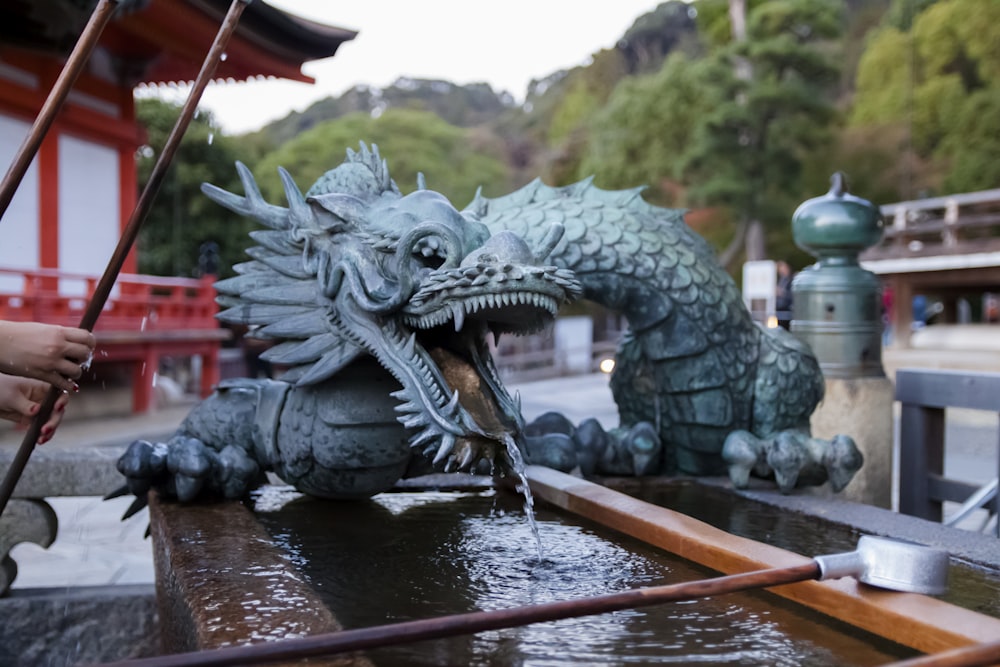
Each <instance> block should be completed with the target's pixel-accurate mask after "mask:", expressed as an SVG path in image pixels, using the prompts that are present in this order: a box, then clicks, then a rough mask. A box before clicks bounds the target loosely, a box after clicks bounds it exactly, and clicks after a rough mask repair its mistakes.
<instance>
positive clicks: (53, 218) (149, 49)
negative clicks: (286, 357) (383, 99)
mask: <svg viewBox="0 0 1000 667" xmlns="http://www.w3.org/2000/svg"><path fill="white" fill-rule="evenodd" d="M94 5H96V0H92V1H89V2H88V1H83V2H81V1H80V0H0V168H2V169H3V170H4V171H6V169H7V167H8V165H10V164H11V162H12V161H13V159H14V156H15V154H16V152H17V150H18V148H19V146H20V145H21V143H22V142H23V141H24V138H25V137H26V136H27V134H28V132H29V130H30V128H31V124H32V122H33V120H34V118H35V116H36V115H37V114H38V112H39V110H40V109H41V108H42V105H43V103H44V102H45V99H46V97H47V95H48V94H49V91H50V90H51V89H52V87H53V84H54V83H55V80H56V78H57V77H58V75H59V73H60V71H61V69H62V66H63V64H64V63H65V60H66V57H67V56H68V54H69V52H70V51H71V50H72V47H73V45H74V44H75V43H76V40H77V38H78V37H79V35H80V33H81V31H82V30H83V26H84V25H85V24H86V22H87V20H88V19H89V17H90V12H91V10H92V7H93V6H94ZM229 5H230V2H229V0H145V1H142V2H134V1H133V2H123V3H121V7H120V8H119V10H118V12H117V14H116V16H115V17H114V18H113V19H112V20H111V22H110V23H109V24H108V26H107V27H106V28H105V30H104V32H103V34H102V36H101V39H100V41H99V43H98V46H97V48H96V49H95V51H94V53H93V54H92V55H91V57H90V59H89V61H88V63H87V68H86V69H85V70H84V71H83V73H82V74H81V75H80V77H79V79H78V80H77V83H76V85H75V86H74V89H73V90H72V92H71V93H70V94H69V97H68V99H67V103H66V105H65V106H64V107H63V109H62V111H61V112H60V114H59V115H58V116H57V118H56V120H55V122H54V123H53V125H52V128H51V129H50V130H49V132H48V134H47V135H46V138H45V141H44V142H43V143H42V145H41V148H40V149H39V152H38V154H37V155H36V157H35V159H34V161H33V162H32V164H31V166H30V168H29V169H28V172H27V173H26V175H25V178H24V180H23V181H22V183H21V185H20V187H19V189H18V191H17V194H16V195H15V197H14V199H13V201H12V202H11V205H10V207H9V208H8V210H7V212H6V213H5V214H4V217H3V220H2V221H0V319H6V320H33V321H40V322H52V323H60V324H66V325H73V326H75V325H77V324H78V323H79V321H80V318H81V316H82V314H83V311H84V309H85V308H86V304H87V301H88V297H89V295H90V294H91V293H92V290H93V289H94V287H95V285H96V284H97V282H98V280H99V278H100V276H101V274H102V273H103V272H104V269H105V266H106V265H107V263H108V260H109V259H110V257H111V255H112V253H113V251H114V249H115V247H116V246H117V243H118V240H119V237H120V234H121V231H122V230H123V229H124V227H125V225H126V224H127V222H128V220H129V217H130V216H131V214H132V211H133V209H134V208H135V205H136V202H137V199H138V188H137V183H136V162H135V153H136V150H137V149H138V148H139V147H140V146H142V145H143V143H144V132H143V129H142V128H141V127H140V126H139V125H138V124H137V122H136V118H135V109H134V104H133V90H134V89H135V88H136V86H138V85H140V84H149V85H157V84H170V83H186V82H191V81H193V80H194V78H195V77H196V75H197V73H198V71H199V70H200V68H201V65H202V62H203V59H204V57H205V55H206V54H207V53H208V50H209V46H210V45H211V43H212V41H213V39H214V38H215V35H216V33H217V32H218V30H219V26H220V24H221V23H222V19H223V17H224V16H225V14H226V12H227V10H228V8H229ZM355 36H356V33H355V32H354V31H351V30H345V29H342V28H336V27H332V26H328V25H323V24H319V23H315V22H312V21H307V20H305V19H302V18H300V17H297V16H294V15H291V14H288V13H285V12H282V11H280V10H278V9H276V8H274V7H271V6H269V5H267V4H266V3H264V2H261V1H259V0H258V1H255V2H251V3H250V4H249V5H247V7H246V9H245V10H244V13H243V16H242V18H241V20H240V23H239V26H238V28H237V31H236V33H235V34H234V35H233V37H232V39H231V41H230V43H229V45H228V47H227V49H226V56H227V57H226V59H225V60H224V61H223V62H221V63H220V64H219V67H218V69H217V70H216V80H217V81H244V80H247V79H251V78H257V77H277V78H284V79H291V80H295V81H303V82H310V83H311V82H312V79H311V78H309V77H308V76H306V75H304V74H303V73H302V71H301V68H302V65H303V63H305V62H308V61H311V60H318V59H321V58H328V57H331V56H333V55H334V54H335V53H336V51H337V49H338V47H339V46H340V45H341V44H342V43H343V42H345V41H348V40H351V39H353V38H354V37H355ZM135 270H136V260H135V256H134V252H133V254H132V255H131V256H130V257H129V258H128V260H127V261H126V264H125V267H124V272H123V274H122V275H121V276H120V278H119V280H118V282H117V283H116V287H115V291H114V293H113V294H112V296H111V298H110V300H109V302H108V305H107V306H106V308H105V311H104V313H103V314H102V315H101V318H100V319H99V321H98V324H97V326H96V327H95V329H94V333H95V335H96V336H97V340H98V351H97V354H96V355H95V360H94V362H95V372H96V373H97V374H98V375H100V373H101V370H102V367H104V370H105V371H107V372H111V371H114V370H116V369H117V368H118V367H121V366H123V365H126V366H128V367H130V368H131V374H132V375H131V384H132V409H133V411H137V412H141V411H145V410H148V409H149V408H150V407H151V406H152V400H153V381H154V380H153V378H154V377H155V373H154V372H150V370H152V371H155V370H156V369H158V368H159V365H160V361H161V358H162V357H165V356H175V357H195V358H200V360H201V369H202V370H201V380H200V389H201V391H202V393H203V394H207V393H208V392H209V391H210V390H211V387H212V385H214V384H215V383H216V382H217V381H218V379H219V350H220V346H221V342H222V341H223V340H224V339H225V338H226V337H227V336H228V332H227V331H225V330H223V329H220V328H219V326H218V324H217V322H216V321H215V319H214V315H215V313H216V311H217V309H216V306H215V303H214V297H215V293H214V290H213V289H212V287H211V280H210V279H206V280H204V281H199V280H195V279H184V278H163V277H154V276H143V275H136V274H135Z"/></svg>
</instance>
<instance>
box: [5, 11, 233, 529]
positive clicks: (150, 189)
mask: <svg viewBox="0 0 1000 667" xmlns="http://www.w3.org/2000/svg"><path fill="white" fill-rule="evenodd" d="M251 1H252V0H233V3H232V4H231V5H230V6H229V11H228V12H227V13H226V17H225V19H224V20H223V22H222V26H221V27H220V28H219V32H218V34H217V35H216V36H215V40H214V41H213V42H212V47H211V48H210V49H209V51H208V55H206V56H205V61H204V62H203V63H202V66H201V71H199V72H198V77H197V78H196V79H195V82H194V85H193V86H192V88H191V92H190V94H189V95H188V98H187V101H186V102H185V103H184V107H183V108H182V109H181V115H180V117H179V118H178V119H177V122H176V123H175V124H174V127H173V129H172V130H171V132H170V136H169V137H167V142H166V144H165V145H164V147H163V151H162V152H161V153H160V157H159V158H158V159H157V160H156V164H155V165H153V172H152V173H151V174H150V177H149V181H148V182H147V183H146V187H145V188H143V190H142V194H141V195H140V196H139V202H138V203H137V204H136V207H135V209H134V210H133V211H132V216H131V217H130V218H129V221H128V224H127V225H126V226H125V230H124V231H123V232H122V236H121V238H120V239H119V240H118V247H116V248H115V252H114V254H113V255H112V256H111V259H110V260H108V266H107V268H105V270H104V275H102V276H101V280H100V282H98V283H97V287H96V288H95V289H94V294H93V296H92V297H91V298H90V303H89V304H87V310H86V311H85V312H84V313H83V317H82V318H81V320H80V328H81V329H87V330H88V331H93V329H94V325H95V324H97V319H98V317H100V315H101V311H102V310H103V309H104V304H105V303H106V302H107V300H108V296H109V295H110V294H111V288H112V287H114V284H115V280H117V279H118V274H119V273H120V272H121V269H122V265H123V264H124V263H125V258H126V257H127V256H128V253H129V251H130V250H131V249H132V245H133V244H134V243H135V239H136V236H137V235H138V234H139V228H140V227H141V226H142V223H143V221H144V220H145V219H146V215H147V214H148V213H149V209H150V207H151V206H152V204H153V200H154V199H155V198H156V193H157V192H158V191H159V189H160V184H161V183H162V182H163V178H164V176H165V175H166V173H167V168H168V167H169V166H170V161H171V160H172V159H173V157H174V154H175V153H176V152H177V148H178V147H179V146H180V143H181V139H182V138H183V136H184V132H185V131H186V130H187V128H188V125H189V124H190V123H191V119H192V118H193V117H194V114H195V112H196V111H197V109H198V102H199V100H201V96H202V93H204V91H205V87H206V86H207V85H208V82H209V81H210V80H211V79H212V76H213V75H214V74H215V69H216V67H217V66H218V64H219V61H220V60H221V59H222V54H223V53H224V52H225V49H226V45H227V44H228V43H229V38H230V37H231V36H232V34H233V32H234V31H235V30H236V25H237V23H239V20H240V15H241V14H242V13H243V10H244V8H246V6H247V5H248V4H250V2H251ZM59 394H60V390H59V389H57V388H56V387H51V388H50V389H49V392H48V394H46V396H45V400H44V401H43V402H42V405H41V408H40V409H39V411H38V414H37V415H35V418H34V419H33V420H32V422H31V425H30V426H29V427H28V431H27V433H25V434H24V440H22V441H21V446H20V448H19V449H18V450H17V454H16V455H15V456H14V459H13V460H12V461H11V464H10V468H8V469H7V474H6V475H5V476H4V479H3V482H2V483H0V515H2V514H3V511H4V510H5V509H6V508H7V503H8V502H9V501H10V498H11V496H12V495H13V494H14V487H15V486H17V482H18V480H19V479H21V474H22V473H23V472H24V467H25V466H26V465H27V464H28V459H29V458H30V457H31V452H32V451H33V450H34V448H35V443H37V442H38V436H39V435H40V434H41V430H42V426H43V425H44V424H45V422H47V421H48V419H49V416H50V415H51V414H52V409H53V408H54V407H55V404H56V401H57V400H58V399H59Z"/></svg>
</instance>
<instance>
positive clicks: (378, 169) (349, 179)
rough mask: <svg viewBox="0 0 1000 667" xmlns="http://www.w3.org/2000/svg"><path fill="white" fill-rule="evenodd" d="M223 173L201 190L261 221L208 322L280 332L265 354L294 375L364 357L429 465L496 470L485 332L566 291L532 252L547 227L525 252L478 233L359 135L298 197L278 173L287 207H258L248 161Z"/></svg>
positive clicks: (566, 281)
mask: <svg viewBox="0 0 1000 667" xmlns="http://www.w3.org/2000/svg"><path fill="white" fill-rule="evenodd" d="M237 169H238V171H239V173H240V178H241V180H242V182H243V187H244V190H245V193H246V194H245V196H238V195H235V194H232V193H229V192H226V191H224V190H221V189H219V188H216V187H215V186H211V185H205V186H203V188H202V189H203V191H204V192H205V193H206V194H207V195H208V196H209V197H210V198H212V199H213V200H214V201H216V202H218V203H219V204H221V205H223V206H225V207H227V208H229V209H231V210H233V211H235V212H237V213H241V214H243V215H249V216H252V217H253V218H255V219H256V220H258V221H259V222H261V223H262V224H264V225H265V226H267V227H269V228H270V229H267V230H258V231H255V232H252V233H251V237H252V238H253V239H254V240H255V241H256V242H257V244H258V245H257V246H255V247H252V248H250V249H249V250H248V251H247V253H248V254H249V255H250V256H251V257H252V258H253V260H252V261H250V262H245V263H243V264H240V265H237V266H236V267H234V268H235V270H236V271H237V273H238V274H239V275H237V276H236V277H234V278H230V279H227V280H223V281H220V282H219V283H217V285H216V287H217V289H218V290H219V293H220V296H219V302H220V304H222V305H224V306H227V309H226V310H224V311H223V312H222V313H220V315H219V318H220V319H221V320H223V321H225V322H231V323H239V324H244V325H248V326H250V327H251V335H253V336H255V337H258V338H263V339H271V340H276V341H279V343H278V344H277V345H275V346H274V347H272V348H271V349H269V350H268V351H267V352H266V353H265V355H264V358H265V359H267V360H269V361H271V362H273V363H275V364H278V365H281V366H285V367H288V370H287V371H286V373H285V374H284V375H283V377H282V379H284V380H286V381H289V382H294V383H297V384H303V385H304V384H314V383H318V382H322V381H323V380H325V379H327V378H329V377H331V376H333V375H334V374H335V373H337V372H338V371H339V370H340V369H342V368H344V366H346V365H347V364H348V363H350V362H352V361H353V360H355V359H356V358H358V357H359V356H361V355H363V354H369V355H372V356H373V357H375V358H376V359H377V360H378V361H379V363H380V364H381V365H382V366H383V367H384V368H385V369H386V370H387V371H389V372H390V373H391V374H392V375H393V376H394V377H395V378H396V379H397V380H398V381H399V383H400V384H401V385H402V388H401V389H400V390H399V391H397V392H396V393H395V394H394V396H395V397H396V398H397V399H398V400H399V404H398V406H397V408H396V410H397V412H398V413H399V415H398V419H399V421H400V423H402V424H403V425H404V426H405V427H407V428H408V429H409V430H410V432H411V434H412V435H411V439H410V442H411V444H412V445H413V446H414V447H417V448H419V449H421V450H422V451H423V452H424V453H425V454H427V455H429V456H430V457H431V458H432V459H433V461H434V463H435V464H443V465H444V467H445V469H447V470H469V469H471V468H472V467H473V466H474V465H475V464H476V463H478V462H479V461H481V460H489V461H491V462H492V461H503V462H506V463H507V464H508V465H509V463H510V461H509V458H508V457H509V454H508V453H507V452H508V449H507V448H508V447H509V446H510V445H511V444H514V443H517V442H519V441H520V439H521V438H522V437H523V434H522V432H523V428H524V421H523V418H522V416H521V410H520V406H519V405H518V403H517V401H516V400H515V399H513V398H511V396H510V395H509V393H508V392H507V390H506V389H505V387H504V386H503V384H502V382H501V381H500V379H499V377H498V374H497V371H496V368H495V366H494V363H493V360H492V357H491V355H490V352H489V343H488V341H489V337H490V336H491V335H492V336H494V337H498V336H499V335H500V334H501V333H513V334H526V333H531V332H533V331H537V330H538V329H540V328H542V327H543V326H545V325H546V324H547V323H548V322H550V321H551V320H552V319H553V318H554V316H555V314H556V312H557V311H558V309H559V307H560V306H561V305H562V304H563V303H565V302H567V301H568V300H571V299H574V298H576V297H577V296H579V295H580V294H581V292H582V288H581V286H580V284H579V282H577V280H576V279H575V277H574V275H573V273H572V272H571V271H568V270H565V269H558V268H556V267H554V266H548V265H545V263H544V262H545V259H546V257H547V256H548V255H549V253H550V252H551V250H552V249H553V248H554V247H555V245H556V244H557V243H558V241H559V240H560V239H561V237H562V232H563V230H562V227H561V226H560V225H553V226H552V228H551V229H550V230H549V231H548V233H547V234H546V236H545V239H544V241H543V242H542V244H541V246H540V247H538V248H530V247H529V246H528V245H527V244H526V243H525V242H524V240H522V239H521V237H519V236H517V235H516V234H513V233H511V232H501V233H498V234H495V235H492V236H491V235H490V232H489V231H488V230H487V228H486V227H485V226H484V225H482V224H481V223H479V222H478V221H477V219H476V217H475V214H474V213H470V212H459V211H458V210H457V209H456V208H455V207H454V206H452V204H451V203H450V202H449V201H448V200H447V199H446V198H445V197H444V196H442V195H440V194H438V193H436V192H433V191H430V190H427V189H425V188H424V187H423V182H422V179H420V180H421V182H420V183H419V185H420V189H418V190H417V191H415V192H413V193H411V194H408V195H405V196H404V195H402V194H401V193H400V191H399V189H398V187H397V186H396V184H395V183H394V182H393V181H392V180H391V178H390V177H389V173H388V168H387V167H386V165H385V162H384V161H382V160H381V158H380V157H379V155H378V150H377V148H375V147H374V146H373V147H372V150H368V148H367V147H366V146H364V144H362V147H361V151H360V152H354V151H350V150H349V151H348V154H347V159H346V160H345V162H344V163H343V164H342V165H340V166H339V167H337V168H336V169H334V170H332V171H330V172H327V173H326V174H324V175H323V177H322V178H320V179H319V181H317V183H316V184H315V185H314V186H313V187H312V188H310V189H309V191H308V192H307V193H306V194H305V195H302V194H301V192H300V191H299V190H298V188H297V187H296V186H295V184H294V183H293V181H292V179H291V177H290V176H289V175H288V174H287V173H286V172H285V171H284V170H279V173H280V174H281V178H282V181H283V183H284V187H285V194H286V198H287V200H288V207H287V208H285V207H280V206H275V205H272V204H269V203H267V202H265V201H264V199H263V196H262V195H261V194H260V190H259V189H258V187H257V185H256V183H255V181H254V179H253V176H252V175H251V174H250V172H249V170H248V169H247V168H246V167H245V166H243V165H242V164H237Z"/></svg>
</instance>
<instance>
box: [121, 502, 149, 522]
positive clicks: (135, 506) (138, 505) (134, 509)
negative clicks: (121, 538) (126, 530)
mask: <svg viewBox="0 0 1000 667" xmlns="http://www.w3.org/2000/svg"><path fill="white" fill-rule="evenodd" d="M147 504H148V503H147V501H146V496H136V497H135V500H133V501H132V504H131V505H129V506H128V509H127V510H125V513H124V514H122V521H125V520H126V519H130V518H132V517H133V516H135V515H136V514H138V513H139V512H141V511H142V510H143V509H144V508H145V507H146V505H147Z"/></svg>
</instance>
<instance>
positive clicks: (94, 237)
mask: <svg viewBox="0 0 1000 667" xmlns="http://www.w3.org/2000/svg"><path fill="white" fill-rule="evenodd" d="M118 160H119V158H118V152H117V151H115V150H114V149H113V148H110V147H108V146H104V145H101V144H97V143H94V142H91V141H86V140H83V139H78V138H76V137H73V136H69V135H65V134H64V135H62V136H60V137H59V269H60V270H61V271H64V272H69V273H86V274H91V275H96V276H100V275H101V274H102V273H103V272H104V269H105V267H106V266H107V263H108V260H109V259H110V258H111V254H112V253H113V252H114V249H115V246H116V245H117V244H118V239H119V236H120V232H121V228H120V225H119V220H120V215H119V207H120V199H119V192H118V189H119V183H120V176H119V173H120V172H119V164H118ZM84 289H85V285H83V284H81V283H79V282H77V281H69V280H64V281H61V284H60V287H59V291H60V292H61V293H63V294H65V295H68V296H72V295H78V294H83V293H84Z"/></svg>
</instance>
